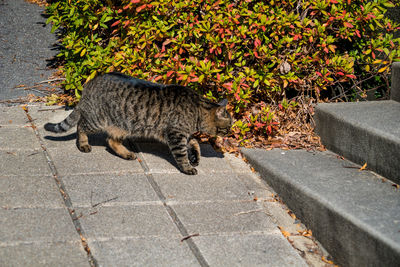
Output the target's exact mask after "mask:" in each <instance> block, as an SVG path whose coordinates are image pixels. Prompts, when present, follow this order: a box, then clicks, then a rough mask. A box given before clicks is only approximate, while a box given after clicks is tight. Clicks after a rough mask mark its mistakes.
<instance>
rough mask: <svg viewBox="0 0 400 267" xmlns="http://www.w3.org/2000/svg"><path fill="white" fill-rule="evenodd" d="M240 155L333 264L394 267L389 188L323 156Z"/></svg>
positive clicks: (398, 202) (395, 230) (398, 207)
mask: <svg viewBox="0 0 400 267" xmlns="http://www.w3.org/2000/svg"><path fill="white" fill-rule="evenodd" d="M242 152H243V154H244V156H245V157H246V158H247V159H248V160H249V162H250V164H251V165H252V166H253V167H254V168H255V169H256V170H257V171H258V172H259V173H260V175H261V177H262V178H263V179H264V180H266V182H267V183H269V184H270V185H271V186H272V187H273V188H274V190H275V191H276V192H277V193H278V194H279V196H280V197H281V198H282V199H283V201H284V202H285V203H286V204H287V205H288V207H289V208H290V209H292V211H293V212H294V213H295V214H296V216H297V217H298V218H300V219H301V220H302V222H304V223H305V224H306V226H307V227H309V228H310V229H311V230H312V231H313V235H314V236H315V237H316V238H317V240H318V241H320V242H321V243H322V245H323V246H324V247H325V248H326V249H327V250H328V251H329V253H330V254H331V255H332V256H333V257H334V259H335V263H336V264H340V265H342V266H399V263H400V190H399V189H397V188H396V185H395V184H393V183H392V182H390V181H389V180H386V179H385V178H383V177H381V176H379V175H377V174H375V173H374V172H371V171H365V170H364V171H360V170H359V169H358V168H360V166H359V165H355V164H354V163H352V162H350V161H347V160H343V159H341V158H340V157H339V156H337V155H336V154H334V153H332V152H329V151H326V152H308V151H305V150H290V151H284V150H279V149H277V150H271V151H266V150H262V149H242ZM349 167H352V168H349ZM354 167H355V168H354Z"/></svg>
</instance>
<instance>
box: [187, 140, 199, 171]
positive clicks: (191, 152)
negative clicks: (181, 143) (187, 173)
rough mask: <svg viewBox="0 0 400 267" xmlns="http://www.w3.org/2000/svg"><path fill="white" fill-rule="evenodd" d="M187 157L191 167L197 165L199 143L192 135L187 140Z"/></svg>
mask: <svg viewBox="0 0 400 267" xmlns="http://www.w3.org/2000/svg"><path fill="white" fill-rule="evenodd" d="M188 158H189V161H190V164H191V165H192V166H193V167H196V166H199V163H200V145H199V143H198V142H197V140H196V139H195V138H194V137H190V138H189V142H188Z"/></svg>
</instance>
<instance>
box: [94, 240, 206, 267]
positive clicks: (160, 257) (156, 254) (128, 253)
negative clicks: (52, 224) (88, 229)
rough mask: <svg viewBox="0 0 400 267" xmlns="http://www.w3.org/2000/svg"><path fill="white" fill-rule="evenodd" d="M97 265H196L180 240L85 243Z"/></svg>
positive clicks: (195, 261)
mask: <svg viewBox="0 0 400 267" xmlns="http://www.w3.org/2000/svg"><path fill="white" fill-rule="evenodd" d="M89 246H90V248H91V251H92V253H93V255H94V257H95V258H96V260H97V262H98V263H99V265H100V266H199V264H198V262H197V260H196V258H195V257H194V256H193V254H192V253H191V251H190V249H189V248H188V246H187V245H186V243H185V242H180V238H162V237H144V238H134V239H128V240H109V241H92V242H91V241H89Z"/></svg>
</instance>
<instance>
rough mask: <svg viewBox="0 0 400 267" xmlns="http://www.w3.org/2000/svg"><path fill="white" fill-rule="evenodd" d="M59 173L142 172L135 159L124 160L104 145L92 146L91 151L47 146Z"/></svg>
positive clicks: (64, 174) (63, 174)
mask: <svg viewBox="0 0 400 267" xmlns="http://www.w3.org/2000/svg"><path fill="white" fill-rule="evenodd" d="M47 151H48V153H49V154H50V156H51V157H52V159H53V161H54V164H55V165H56V168H57V171H58V172H59V174H60V175H62V176H66V175H74V174H96V173H121V174H122V173H126V172H129V173H143V169H142V167H141V165H140V163H139V162H138V161H137V160H125V159H122V158H120V157H118V156H116V155H114V154H112V153H110V152H108V151H106V148H104V147H96V146H94V147H92V152H90V153H82V152H80V151H79V150H78V148H76V147H64V149H58V148H49V149H48V150H47Z"/></svg>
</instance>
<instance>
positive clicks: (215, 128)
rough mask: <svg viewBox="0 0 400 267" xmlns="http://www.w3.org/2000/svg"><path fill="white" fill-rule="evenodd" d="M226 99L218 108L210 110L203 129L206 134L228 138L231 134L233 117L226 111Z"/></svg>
mask: <svg viewBox="0 0 400 267" xmlns="http://www.w3.org/2000/svg"><path fill="white" fill-rule="evenodd" d="M226 104H228V101H227V100H226V99H224V100H222V101H221V102H220V103H218V106H217V107H214V108H212V109H211V110H210V114H209V116H207V117H208V118H207V119H206V120H205V123H204V124H203V128H204V129H202V130H203V131H204V132H206V133H208V134H210V135H219V136H226V135H228V134H229V132H230V130H231V127H232V123H233V120H232V117H231V115H230V114H229V112H228V111H226Z"/></svg>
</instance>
